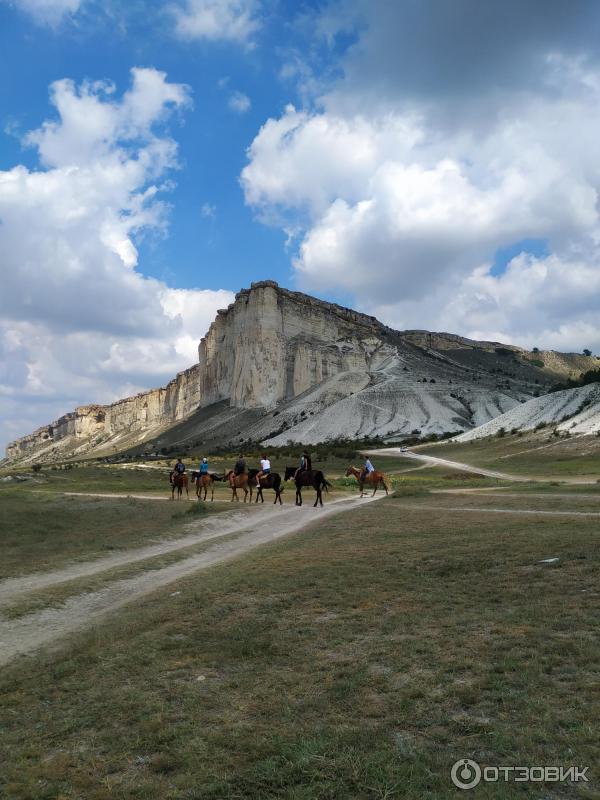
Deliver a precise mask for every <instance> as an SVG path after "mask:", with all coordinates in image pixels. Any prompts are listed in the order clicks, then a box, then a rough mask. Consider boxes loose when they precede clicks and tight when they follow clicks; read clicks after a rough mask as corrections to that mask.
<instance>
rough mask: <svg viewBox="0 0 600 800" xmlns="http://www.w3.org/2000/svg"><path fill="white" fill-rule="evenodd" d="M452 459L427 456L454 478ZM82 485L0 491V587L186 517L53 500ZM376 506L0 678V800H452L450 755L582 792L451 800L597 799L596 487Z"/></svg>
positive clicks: (83, 479)
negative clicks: (560, 774) (543, 770)
mask: <svg viewBox="0 0 600 800" xmlns="http://www.w3.org/2000/svg"><path fill="white" fill-rule="evenodd" d="M447 447H448V448H452V452H451V451H450V450H449V449H447ZM454 448H455V446H454V445H449V446H445V445H443V446H442V447H441V448H440V454H442V455H443V456H444V457H446V458H456V459H457V460H462V461H465V462H467V463H469V462H468V459H467V455H466V450H465V454H464V455H459V453H458V450H457V449H454ZM424 452H432V450H427V451H424ZM542 453H543V451H542ZM502 455H505V452H503V451H497V452H492V454H491V455H489V456H488V458H489V460H490V464H495V465H496V467H497V468H498V469H500V468H502V467H500V466H498V464H502V461H498V459H499V458H500V457H501V456H502ZM380 461H383V459H380ZM471 463H475V461H474V460H473V461H472V462H471ZM544 465H545V462H544V460H543V457H542V455H540V456H539V457H538V460H537V462H536V463H535V464H533V466H532V470H533V471H534V472H535V473H536V474H537V470H538V469H539V470H540V471H543V467H544ZM409 466H412V465H409ZM404 467H406V461H405V460H404V459H399V462H398V468H399V469H403V468H404ZM95 469H96V468H94V470H95ZM583 469H584V471H585V470H587V469H588V466H584V467H583ZM596 469H598V467H596ZM390 471H392V470H391V469H390ZM506 471H510V470H509V469H508V465H507V467H506ZM119 472H123V473H125V474H123V475H122V476H121V477H116V475H117V474H118V473H119ZM73 473H78V474H77V475H74V474H73ZM331 474H332V477H335V478H336V480H339V481H340V492H341V489H342V488H344V487H343V482H342V481H341V469H340V470H339V471H338V473H337V475H336V473H335V472H334V471H333V470H332V472H331ZM94 475H95V472H90V473H86V469H85V468H81V469H80V470H72V471H71V472H69V473H61V474H60V476H58V475H57V476H56V477H55V478H52V479H51V481H50V485H45V486H44V491H45V492H47V493H44V494H38V493H34V492H33V491H32V489H33V488H34V487H31V486H29V485H27V486H24V485H21V486H19V488H18V489H12V488H11V489H4V488H3V489H2V490H0V503H1V504H2V506H1V507H2V508H6V507H7V506H6V505H5V501H6V500H7V499H9V502H10V504H12V505H11V509H12V510H11V512H10V519H11V520H19V519H20V525H21V530H22V531H25V532H26V533H25V535H24V536H22V537H21V538H19V537H17V536H16V534H15V532H14V530H13V532H11V533H10V534H9V536H10V537H12V538H10V542H11V545H10V548H11V549H10V550H9V552H10V553H11V557H10V564H12V566H11V567H10V568H9V569H10V570H11V571H9V572H7V573H6V574H18V573H19V572H30V571H33V570H34V569H47V568H49V567H51V566H56V565H61V564H64V563H67V562H72V561H73V560H77V559H80V558H81V557H83V556H84V555H85V557H86V558H87V557H88V556H89V555H90V554H93V553H95V554H102V553H105V551H106V548H110V547H112V546H114V542H115V541H116V542H119V541H120V544H117V546H123V547H132V546H138V545H139V544H140V543H143V542H144V541H146V537H148V538H150V539H152V540H154V539H156V538H157V536H158V535H160V536H161V537H162V536H163V535H167V536H170V535H172V533H173V531H174V530H175V529H178V528H177V526H178V525H180V523H181V522H182V520H181V519H180V518H179V517H177V516H176V518H175V519H174V518H173V515H174V514H175V515H178V514H184V515H185V516H184V520H183V521H184V523H185V521H186V520H187V519H189V518H190V517H191V516H192V515H190V514H187V513H186V512H185V511H184V510H183V509H184V508H185V507H186V504H185V503H183V504H180V509H181V510H180V509H179V508H177V507H176V506H174V505H173V504H172V503H166V502H165V503H160V502H157V501H153V502H144V501H132V500H127V499H124V500H120V501H117V500H102V501H100V500H98V501H92V500H86V499H84V498H65V497H63V496H62V495H60V494H59V492H60V491H63V490H65V489H64V487H65V486H66V485H67V484H68V485H69V486H70V487H71V488H70V489H67V490H74V491H75V490H77V489H74V488H73V486H74V485H75V484H77V485H78V486H79V485H81V484H85V485H86V486H90V485H91V484H93V482H94V481H96V480H99V481H100V482H101V483H102V484H103V489H102V490H104V489H105V488H106V483H105V482H104V481H103V476H104V473H102V474H101V475H100V477H99V478H96V477H94ZM599 477H600V475H599ZM130 480H131V479H130V478H129V477H127V474H126V471H125V470H122V471H121V470H115V475H114V476H113V477H112V478H111V481H112V482H113V484H112V485H114V486H118V485H119V484H121V486H126V487H127V486H129V482H130ZM136 480H137V479H136ZM52 481H54V482H52ZM149 482H150V479H149ZM140 483H143V479H142V480H141V481H140ZM136 486H138V484H137V483H136ZM395 487H396V492H395V494H394V496H392V497H389V498H387V499H384V500H382V501H380V502H378V503H375V504H369V505H367V506H364V507H362V508H361V507H360V506H359V507H357V508H354V509H353V510H352V511H351V512H346V513H343V514H340V515H338V516H335V517H330V518H328V519H326V520H324V521H322V522H320V523H319V522H318V521H317V522H315V523H314V524H312V525H309V526H308V527H307V528H305V529H304V530H303V531H302V532H301V533H298V534H295V535H292V536H289V537H287V538H284V539H281V540H279V541H277V542H274V543H272V544H267V545H263V546H261V547H259V548H256V549H255V550H253V551H252V552H250V553H248V554H246V555H244V556H242V557H239V558H237V559H236V560H235V561H232V562H230V563H226V564H221V565H218V566H215V567H212V568H210V569H208V570H204V571H202V572H199V573H197V574H195V575H192V576H190V577H187V578H184V579H180V580H179V581H177V583H176V584H171V585H169V586H168V587H166V588H163V589H160V590H157V591H156V592H155V593H154V594H152V595H150V596H148V597H147V598H146V599H144V601H143V602H141V601H137V602H132V603H130V604H129V605H127V606H125V607H124V608H123V609H121V610H120V611H119V612H118V613H115V614H113V615H111V616H108V617H106V618H104V619H103V620H102V621H101V622H99V623H96V624H95V625H94V626H93V627H92V628H90V629H88V630H86V631H84V632H83V633H79V634H77V635H74V636H71V637H70V638H68V639H66V640H63V641H62V643H61V645H60V646H59V648H58V649H54V650H51V651H48V652H45V651H42V652H40V653H38V654H36V655H32V656H26V657H20V658H19V659H17V660H15V661H14V662H12V663H11V664H8V665H6V666H4V667H3V668H2V675H1V677H0V686H1V688H0V691H1V692H2V696H3V703H2V711H1V718H0V726H1V728H0V730H1V737H0V747H1V748H2V755H1V758H2V763H3V765H4V766H3V769H2V771H1V777H0V795H1V796H6V797H7V798H11V800H12V798H14V799H15V800H21V799H23V800H25V798H36V800H37V798H57V799H58V798H69V800H71V798H73V799H74V798H83V799H84V800H108V799H109V798H110V799H111V800H112V798H118V799H119V800H125V798H144V800H146V798H151V799H153V798H157V800H158V799H160V800H175V799H176V800H180V798H181V799H183V798H186V799H187V798H198V799H200V798H202V800H205V798H209V799H212V798H214V799H215V800H216V799H217V798H223V799H225V798H227V799H230V798H231V799H233V798H236V800H237V798H244V799H245V798H248V799H250V798H252V800H254V799H255V798H256V800H271V799H272V798H273V799H274V798H289V799H290V800H313V798H315V799H316V800H333V799H334V798H335V799H336V800H337V798H339V799H340V800H350V799H353V798H365V799H367V798H381V799H383V798H386V800H389V798H415V800H416V799H417V798H440V797H457V796H461V795H465V796H469V793H461V792H459V791H458V790H456V789H455V788H454V787H453V785H452V783H451V781H450V768H451V766H452V764H453V763H454V761H456V760H457V759H459V758H472V759H474V760H476V761H478V762H480V763H481V764H482V765H484V764H486V765H522V764H525V765H539V764H541V765H560V766H569V765H579V766H586V765H587V766H589V767H590V772H589V777H590V782H589V783H588V784H584V785H581V784H570V783H566V784H545V785H543V786H542V785H540V784H532V783H529V784H527V783H514V782H513V783H505V784H492V783H489V784H480V786H479V787H477V789H476V790H474V791H473V792H472V796H474V797H475V796H477V797H486V798H512V797H514V798H518V797H531V798H536V799H537V798H580V797H581V798H590V800H591V799H592V798H598V797H600V772H599V769H598V762H599V759H598V753H599V748H598V734H597V722H596V720H597V719H598V717H599V716H600V695H599V693H598V691H597V688H598V678H599V677H600V643H599V640H598V626H597V620H598V611H599V608H598V607H599V599H600V591H599V590H598V558H599V556H598V531H599V525H598V523H599V521H600V494H597V490H596V487H594V486H591V487H590V486H587V487H585V490H584V489H583V488H582V487H565V486H563V485H556V482H548V483H543V484H537V483H526V484H508V483H505V482H500V481H496V480H492V479H481V478H478V477H477V476H473V475H467V474H466V473H461V472H457V471H453V470H444V469H440V468H436V469H435V470H429V469H426V470H419V471H414V472H410V473H408V472H407V473H405V474H403V475H401V474H399V473H398V474H396V476H395ZM35 488H36V489H39V488H40V487H39V486H37V485H36V486H35ZM468 489H484V490H485V492H484V493H476V492H473V493H467V492H464V490H468ZM91 490H92V491H94V489H91ZM145 490H146V491H150V492H153V491H154V487H153V486H150V485H147V488H146V489H145ZM448 490H450V491H448ZM456 490H459V493H457V492H456ZM114 491H120V488H115V489H114ZM345 491H347V492H349V491H350V488H349V487H347V488H346V489H345ZM51 492H52V493H53V494H51ZM538 495H542V496H541V497H539V496H538ZM565 495H566V496H565ZM339 496H343V494H341V493H340V494H339ZM285 499H286V502H288V498H287V497H286V498H285ZM71 501H72V504H71ZM103 503H104V505H103ZM217 505H219V506H220V505H221V504H215V506H217ZM150 506H151V507H150ZM187 507H196V506H195V504H194V503H190V504H188V505H187ZM223 507H224V510H225V512H226V513H225V516H221V515H220V516H219V517H218V519H221V518H222V519H226V518H227V512H229V506H228V505H226V504H223ZM498 509H501V510H502V513H498ZM556 511H558V512H561V513H560V514H558V515H554V514H549V513H546V514H541V513H539V512H556ZM71 512H72V516H71V517H69V513H71ZM523 512H536V513H523ZM565 512H568V513H565ZM573 512H578V514H575V513H573ZM250 513H251V512H250ZM317 513H318V512H315V514H317ZM595 514H598V516H593V515H595ZM161 515H163V516H161ZM57 518H58V519H61V520H63V523H64V524H63V525H62V527H60V529H59V530H58V532H57V533H55V534H52V533H47V530H48V528H50V529H51V526H52V521H53V520H56V519H57ZM316 519H317V520H318V517H317V518H316ZM67 520H69V522H68V523H67ZM273 524H274V525H275V524H276V523H275V522H274V523H273ZM75 525H76V526H77V530H79V531H80V533H81V536H82V537H83V538H86V539H87V540H88V544H87V545H86V546H82V545H81V544H80V542H78V537H77V536H76V535H74V533H73V531H74V530H75V527H74V526H75ZM119 526H121V527H119ZM124 530H128V531H129V534H127V533H124ZM116 531H120V533H117V532H116ZM5 535H6V534H5ZM53 536H54V538H52V537H53ZM3 544H4V542H3ZM547 559H558V560H556V561H552V562H548V563H545V562H546V561H547ZM146 567H147V565H146ZM109 577H110V576H109ZM23 613H25V611H24V612H23Z"/></svg>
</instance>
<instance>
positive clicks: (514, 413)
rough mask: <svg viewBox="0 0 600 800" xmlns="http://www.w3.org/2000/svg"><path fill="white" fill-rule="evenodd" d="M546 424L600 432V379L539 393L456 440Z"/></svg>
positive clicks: (580, 431)
mask: <svg viewBox="0 0 600 800" xmlns="http://www.w3.org/2000/svg"><path fill="white" fill-rule="evenodd" d="M546 426H548V427H551V428H552V429H553V430H554V429H555V430H556V431H557V432H558V433H562V434H564V433H572V434H590V433H598V432H600V383H590V384H588V385H587V386H581V387H578V388H575V389H565V390H563V391H560V392H553V393H552V394H547V395H544V396H543V397H535V398H533V399H532V400H528V401H527V402H526V403H523V404H522V405H519V406H516V407H515V408H512V409H511V410H510V411H507V412H506V413H505V414H501V415H500V416H498V417H495V418H494V419H492V420H490V421H489V422H486V423H485V424H483V425H479V426H478V427H477V428H473V429H472V430H470V431H467V432H466V433H463V434H461V435H460V436H458V437H456V441H459V442H468V441H472V440H473V439H482V438H484V437H486V436H497V435H498V434H499V433H500V434H501V433H502V432H506V433H510V432H513V431H529V430H535V429H536V428H542V427H546Z"/></svg>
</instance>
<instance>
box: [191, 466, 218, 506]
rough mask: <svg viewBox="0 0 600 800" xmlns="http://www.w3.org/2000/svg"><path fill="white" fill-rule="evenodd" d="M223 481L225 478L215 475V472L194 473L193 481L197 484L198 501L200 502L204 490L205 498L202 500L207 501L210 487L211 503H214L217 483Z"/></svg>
mask: <svg viewBox="0 0 600 800" xmlns="http://www.w3.org/2000/svg"><path fill="white" fill-rule="evenodd" d="M222 480H223V478H222V477H221V476H220V475H215V474H214V472H203V473H200V472H198V471H194V472H192V481H193V482H194V483H195V484H196V497H197V498H198V500H200V495H201V494H202V489H204V497H203V498H202V500H204V501H205V500H206V495H207V493H208V487H209V486H210V502H211V503H212V502H213V500H214V499H215V481H222Z"/></svg>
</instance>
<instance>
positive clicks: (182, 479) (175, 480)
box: [169, 470, 190, 500]
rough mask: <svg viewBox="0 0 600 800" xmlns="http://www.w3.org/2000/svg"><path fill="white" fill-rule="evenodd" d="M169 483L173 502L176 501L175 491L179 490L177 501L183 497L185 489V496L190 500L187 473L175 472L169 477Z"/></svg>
mask: <svg viewBox="0 0 600 800" xmlns="http://www.w3.org/2000/svg"><path fill="white" fill-rule="evenodd" d="M169 482H170V484H171V500H174V499H175V489H177V499H178V500H179V498H180V497H181V496H182V495H183V490H184V488H185V495H186V497H187V498H188V500H189V497H190V494H189V492H188V476H187V473H186V472H176V471H175V470H173V472H171V474H170V475H169Z"/></svg>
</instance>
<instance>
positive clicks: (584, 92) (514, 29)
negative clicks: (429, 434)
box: [0, 0, 600, 448]
mask: <svg viewBox="0 0 600 800" xmlns="http://www.w3.org/2000/svg"><path fill="white" fill-rule="evenodd" d="M599 34H600V5H599V4H598V3H597V2H595V0H569V2H568V3H567V2H566V0H560V2H559V0H530V2H527V3H523V2H521V0H503V1H501V0H489V2H485V3H482V2H480V0H398V2H390V1H389V0H322V2H317V0H313V1H311V2H304V3H303V2H284V1H283V0H281V1H280V2H278V1H277V0H273V1H272V2H266V0H165V1H164V2H163V0H153V2H141V0H127V2H126V1H125V0H0V48H1V52H2V53H3V67H4V68H3V70H2V72H1V74H0V281H1V282H0V448H2V447H3V446H4V445H5V444H6V442H7V441H9V440H12V439H14V438H16V437H17V436H21V435H24V434H27V433H29V432H31V431H32V430H33V429H35V428H36V427H38V426H39V425H42V424H45V423H49V422H50V421H52V420H54V419H56V418H57V417H58V416H60V415H61V414H63V413H65V412H67V411H69V410H72V409H73V408H74V407H75V406H76V405H81V404H85V403H90V402H101V403H107V402H111V401H114V400H116V399H118V398H120V397H124V396H127V395H130V394H133V393H135V392H138V391H142V390H144V389H147V388H150V387H154V386H158V385H164V384H165V383H166V382H167V381H168V380H169V379H170V378H172V377H173V376H174V375H175V373H176V372H177V371H179V370H182V369H185V368H186V367H188V366H190V365H192V364H193V363H194V362H195V361H196V359H197V345H198V341H199V339H200V337H201V336H202V335H203V334H204V333H205V332H206V330H207V329H208V326H209V325H210V322H211V321H212V319H213V318H214V315H215V313H216V310H217V309H218V308H223V307H225V306H227V304H228V303H230V302H232V301H233V298H234V295H235V292H236V291H238V290H239V289H240V288H243V287H248V286H249V285H250V283H251V282H252V281H257V280H264V279H274V280H277V281H278V282H279V283H280V284H281V285H283V286H286V287H289V288H292V289H298V290H300V291H306V292H309V293H311V294H315V295H317V296H319V297H322V298H324V299H330V300H333V301H336V302H341V303H343V304H345V305H350V306H352V307H354V308H357V309H359V310H362V311H365V312H366V313H369V314H374V315H376V316H377V317H379V318H380V319H381V320H382V321H384V322H386V323H387V324H389V325H392V326H393V327H395V328H398V329H406V328H427V329H430V330H438V331H439V330H443V331H450V332H454V333H459V334H462V335H465V336H469V337H472V338H477V339H493V340H496V341H503V342H507V343H513V344H518V345H522V346H524V347H528V348H531V347H539V348H540V349H550V348H554V349H559V350H566V351H575V352H581V351H582V350H583V348H589V349H591V350H593V351H594V352H600V313H599V311H600V252H599V246H600V218H599V209H598V189H599V186H600V167H599V166H598V165H600V102H599V101H600V47H599V45H598V42H599V41H600V37H599Z"/></svg>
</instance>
